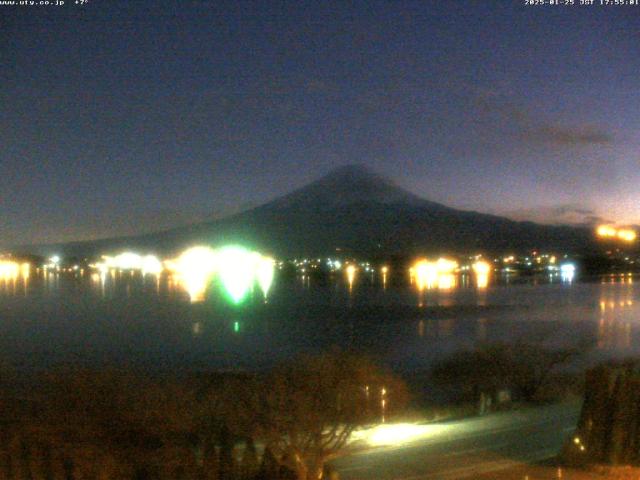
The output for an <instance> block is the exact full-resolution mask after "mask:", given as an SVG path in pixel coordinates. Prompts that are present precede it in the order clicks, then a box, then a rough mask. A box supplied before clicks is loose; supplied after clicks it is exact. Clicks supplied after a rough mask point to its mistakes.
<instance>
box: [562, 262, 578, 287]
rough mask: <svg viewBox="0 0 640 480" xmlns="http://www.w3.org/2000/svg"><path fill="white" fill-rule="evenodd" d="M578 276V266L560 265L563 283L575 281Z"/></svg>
mask: <svg viewBox="0 0 640 480" xmlns="http://www.w3.org/2000/svg"><path fill="white" fill-rule="evenodd" d="M575 274H576V266H575V265H574V264H573V263H563V264H562V265H560V277H561V278H562V281H563V282H571V281H573V277H574V276H575Z"/></svg>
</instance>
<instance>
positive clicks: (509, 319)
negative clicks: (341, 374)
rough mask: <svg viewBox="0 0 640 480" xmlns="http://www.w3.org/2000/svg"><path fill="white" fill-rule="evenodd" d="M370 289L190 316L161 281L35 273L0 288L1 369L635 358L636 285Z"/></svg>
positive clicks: (218, 304)
mask: <svg viewBox="0 0 640 480" xmlns="http://www.w3.org/2000/svg"><path fill="white" fill-rule="evenodd" d="M364 279H365V276H364V275H362V276H361V277H360V278H358V276H356V278H355V279H353V280H352V282H349V281H348V278H345V276H342V275H341V276H336V277H335V278H333V279H328V280H325V281H321V280H319V279H317V278H315V277H311V276H310V275H305V276H304V277H303V278H297V279H292V280H291V281H285V280H282V279H278V278H276V280H275V282H274V285H273V287H272V289H271V291H270V297H269V302H268V303H265V302H264V298H263V295H262V292H261V291H260V289H254V291H253V292H252V293H250V298H249V299H248V301H247V303H246V305H242V306H238V307H231V306H230V305H229V304H228V302H226V301H225V300H224V299H223V298H222V297H217V296H215V295H214V294H212V295H211V296H209V297H208V298H207V299H206V301H205V302H203V303H202V304H191V303H190V301H189V295H188V294H187V292H185V290H184V289H183V288H182V287H181V285H180V282H179V281H178V280H177V279H176V278H175V277H174V276H172V275H171V274H167V273H163V274H161V275H153V274H147V275H142V274H141V273H140V272H135V273H132V272H128V271H115V270H114V271H111V272H108V273H107V272H103V273H90V272H85V273H84V275H83V274H81V273H80V272H75V273H70V274H58V273H55V272H35V271H34V272H32V273H31V275H30V276H27V277H25V278H21V277H17V278H12V279H5V280H2V281H0V360H8V361H10V362H14V363H18V364H20V365H25V366H31V367H38V366H46V365H50V364H55V363H59V362H68V361H74V362H85V363H96V362H97V363H109V362H123V363H139V364H144V365H150V366H153V367H157V368H169V367H173V366H186V367H204V366H220V367H225V368H229V367H246V368H251V367H255V366H263V365H268V364H270V363H271V362H273V361H276V360H278V359H281V358H283V357H287V356H290V355H293V354H295V353H298V352H301V351H319V350H323V349H326V348H329V347H331V346H334V345H337V346H341V347H344V348H351V347H355V348H358V349H362V350H365V351H367V352H370V353H374V354H377V355H380V356H381V357H382V358H383V359H385V360H386V361H388V362H390V363H394V364H395V365H398V366H400V368H414V367H421V366H426V365H428V364H430V363H431V362H433V361H434V360H435V359H438V358H440V357H442V356H443V355H446V354H448V353H450V352H451V351H453V350H455V349H458V348H463V347H472V346H473V345H475V344H477V343H478V342H493V341H502V340H507V341H508V340H514V339H525V340H538V339H539V340H544V341H546V342H549V343H552V344H557V345H566V344H570V343H571V342H573V341H575V340H576V339H580V338H582V337H585V338H587V337H589V338H591V339H592V340H593V345H594V349H595V352H596V354H598V355H604V356H609V355H618V356H628V355H631V354H637V353H640V336H639V332H640V329H639V328H638V326H639V325H640V315H639V313H640V307H639V305H640V303H639V298H638V295H639V294H640V289H639V287H638V283H637V282H634V281H633V280H634V279H633V277H631V276H626V275H625V276H618V275H616V276H605V277H602V278H600V279H594V280H593V281H591V282H583V283H580V282H577V283H576V282H574V283H572V284H566V283H565V284H563V283H559V282H555V283H549V282H548V280H547V279H545V278H516V279H510V282H509V283H508V284H507V282H506V281H500V282H498V284H496V283H494V284H493V285H491V284H490V285H489V286H488V287H487V288H476V286H475V284H474V282H473V281H472V280H471V281H470V280H469V278H466V279H465V276H460V278H459V279H457V280H455V282H456V284H457V287H455V288H453V287H452V288H434V289H424V290H422V291H417V289H416V287H415V285H413V286H410V285H404V286H398V285H395V284H393V283H392V282H391V283H390V281H389V279H386V278H384V277H383V276H382V275H379V276H370V275H367V276H366V279H367V280H366V281H365V280H364ZM349 283H351V286H350V285H349ZM209 290H210V291H212V292H215V291H216V290H217V289H214V288H211V289H209ZM597 352H599V353H597Z"/></svg>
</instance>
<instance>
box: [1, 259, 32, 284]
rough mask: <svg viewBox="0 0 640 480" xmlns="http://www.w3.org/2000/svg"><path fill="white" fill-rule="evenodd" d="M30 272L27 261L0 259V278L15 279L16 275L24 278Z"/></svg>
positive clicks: (27, 276)
mask: <svg viewBox="0 0 640 480" xmlns="http://www.w3.org/2000/svg"><path fill="white" fill-rule="evenodd" d="M30 273H31V265H29V264H28V263H19V262H15V261H13V260H0V280H5V281H7V280H16V279H17V278H18V277H22V278H23V279H24V280H26V279H28V278H29V275H30Z"/></svg>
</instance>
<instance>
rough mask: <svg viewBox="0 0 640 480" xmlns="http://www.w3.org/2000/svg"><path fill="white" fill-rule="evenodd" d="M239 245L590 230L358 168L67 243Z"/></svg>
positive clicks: (303, 250) (286, 251)
mask: <svg viewBox="0 0 640 480" xmlns="http://www.w3.org/2000/svg"><path fill="white" fill-rule="evenodd" d="M226 242H233V243H242V244H245V245H248V246H253V247H255V248H259V249H263V250H267V251H271V252H273V253H274V254H276V255H278V256H284V257H293V256H300V255H312V256H318V255H329V254H332V253H334V252H336V249H340V251H342V252H344V253H353V254H359V255H376V254H392V253H405V254H415V253H421V252H422V253H429V252H474V251H478V250H485V251H497V252H502V251H507V250H524V249H532V248H544V249H558V250H561V251H574V252H575V251H582V250H585V249H590V248H591V247H592V246H593V240H592V239H591V232H590V230H589V229H587V228H579V227H569V226H549V225H539V224H534V223H531V222H516V221H513V220H509V219H506V218H503V217H498V216H494V215H487V214H481V213H477V212H471V211H462V210H456V209H453V208H449V207H446V206H444V205H441V204H438V203H435V202H431V201H428V200H425V199H423V198H420V197H418V196H417V195H414V194H412V193H410V192H407V191H405V190H403V189H401V188H399V187H397V186H395V185H394V184H393V183H392V182H390V181H388V180H387V179H385V178H383V177H381V176H379V175H377V174H375V173H373V172H371V171H369V170H368V169H366V168H363V167H359V166H347V167H342V168H339V169H337V170H335V171H333V172H331V173H329V174H328V175H327V176H325V177H323V178H321V179H319V180H317V181H315V182H313V183H311V184H309V185H307V186H306V187H303V188H301V189H298V190H296V191H294V192H292V193H290V194H288V195H285V196H283V197H280V198H278V199H275V200H273V201H271V202H269V203H266V204H264V205H262V206H259V207H257V208H254V209H252V210H248V211H246V212H243V213H240V214H237V215H234V216H232V217H229V218H225V219H223V220H219V221H213V222H206V223H201V224H196V225H191V226H188V227H183V228H177V229H173V230H170V231H166V232H160V233H154V234H149V235H143V236H138V237H130V238H121V239H109V240H101V241H97V242H83V243H77V244H72V245H66V246H65V248H64V251H65V252H69V253H73V254H85V255H87V254H96V253H99V252H101V251H105V250H114V249H119V248H142V249H147V250H155V251H161V252H168V251H176V250H178V249H181V248H184V247H185V246H187V245H191V244H195V243H210V244H220V243H226Z"/></svg>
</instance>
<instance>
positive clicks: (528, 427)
mask: <svg viewBox="0 0 640 480" xmlns="http://www.w3.org/2000/svg"><path fill="white" fill-rule="evenodd" d="M579 410H580V404H579V403H578V402H574V403H563V404H556V405H549V406H544V407H537V408H530V409H526V410H520V411H513V412H501V413H495V414H491V415H487V416H483V417H477V418H472V419H466V420H460V421H455V422H446V423H441V424H428V425H404V426H402V425H397V426H387V427H378V428H376V429H374V430H375V431H374V430H371V431H368V432H362V433H361V434H360V439H359V440H357V441H356V444H359V445H360V447H361V450H360V451H355V452H353V453H351V454H349V455H346V456H344V457H342V458H339V459H337V460H335V461H334V462H333V463H332V465H333V466H334V467H335V468H336V469H337V470H338V472H339V474H340V478H341V479H342V480H423V479H424V480H427V479H428V480H453V479H458V478H473V477H474V475H477V474H486V473H489V472H493V471H498V470H503V469H506V468H511V467H514V466H516V465H522V464H523V463H531V462H536V461H540V460H544V459H548V458H551V457H553V456H555V455H556V454H557V453H558V452H559V451H560V448H561V446H562V444H563V442H564V441H565V440H566V439H567V438H568V437H569V436H570V435H571V434H572V432H573V430H574V428H575V425H576V422H577V419H578V415H579ZM365 445H367V447H366V448H365ZM372 445H373V446H372Z"/></svg>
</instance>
